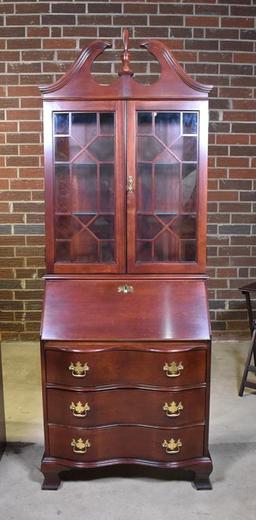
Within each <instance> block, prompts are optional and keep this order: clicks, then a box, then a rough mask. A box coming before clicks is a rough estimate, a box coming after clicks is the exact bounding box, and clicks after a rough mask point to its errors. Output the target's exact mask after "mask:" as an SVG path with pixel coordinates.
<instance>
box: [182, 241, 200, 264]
mask: <svg viewBox="0 0 256 520" xmlns="http://www.w3.org/2000/svg"><path fill="white" fill-rule="evenodd" d="M180 256H181V260H182V261H184V262H195V261H196V240H181V253H180Z"/></svg>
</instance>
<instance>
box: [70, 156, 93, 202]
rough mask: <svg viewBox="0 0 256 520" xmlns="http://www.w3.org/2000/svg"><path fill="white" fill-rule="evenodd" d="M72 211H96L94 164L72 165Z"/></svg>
mask: <svg viewBox="0 0 256 520" xmlns="http://www.w3.org/2000/svg"><path fill="white" fill-rule="evenodd" d="M72 174H73V191H72V211H73V212H80V211H84V212H86V211H94V212H96V211H97V166H96V164H73V166H72Z"/></svg>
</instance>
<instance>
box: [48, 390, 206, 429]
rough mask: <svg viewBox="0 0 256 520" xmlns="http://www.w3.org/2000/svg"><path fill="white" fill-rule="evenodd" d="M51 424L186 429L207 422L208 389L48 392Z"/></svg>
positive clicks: (49, 420)
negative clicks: (180, 427)
mask: <svg viewBox="0 0 256 520" xmlns="http://www.w3.org/2000/svg"><path fill="white" fill-rule="evenodd" d="M47 411H48V422H49V423H55V424H66V425H72V426H80V427H85V428H86V427H88V426H101V425H111V424H112V425H114V424H138V425H152V426H169V427H172V426H183V425H189V424H193V423H194V424H195V423H202V422H204V414H205V389H203V388H197V389H194V390H182V391H176V392H174V391H173V392H166V391H159V390H158V391H153V390H137V389H132V388H130V389H118V390H99V391H96V392H95V391H88V392H78V391H73V392H72V391H67V390H57V389H48V390H47Z"/></svg>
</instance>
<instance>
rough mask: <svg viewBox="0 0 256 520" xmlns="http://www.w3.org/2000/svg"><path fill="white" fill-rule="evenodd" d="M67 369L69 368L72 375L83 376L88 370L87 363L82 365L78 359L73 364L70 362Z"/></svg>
mask: <svg viewBox="0 0 256 520" xmlns="http://www.w3.org/2000/svg"><path fill="white" fill-rule="evenodd" d="M68 369H69V370H71V374H72V376H73V377H85V376H86V372H88V370H90V368H89V366H88V364H87V363H84V365H82V363H80V361H77V362H76V363H75V364H74V363H73V362H71V363H70V365H69V367H68Z"/></svg>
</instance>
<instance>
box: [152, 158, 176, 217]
mask: <svg viewBox="0 0 256 520" xmlns="http://www.w3.org/2000/svg"><path fill="white" fill-rule="evenodd" d="M179 169H180V168H179V164H157V165H156V166H155V185H156V211H157V212H167V213H178V211H179V191H180V178H179Z"/></svg>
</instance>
